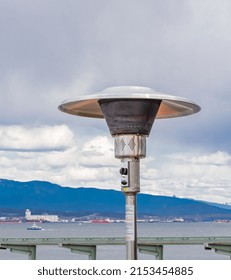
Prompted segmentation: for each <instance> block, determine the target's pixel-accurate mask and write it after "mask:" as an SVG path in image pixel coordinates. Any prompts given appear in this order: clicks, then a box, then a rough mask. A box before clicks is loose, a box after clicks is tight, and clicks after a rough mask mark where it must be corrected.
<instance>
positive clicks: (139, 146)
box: [114, 134, 146, 159]
mask: <svg viewBox="0 0 231 280" xmlns="http://www.w3.org/2000/svg"><path fill="white" fill-rule="evenodd" d="M114 139H115V140H114V147H115V149H114V152H115V158H119V159H123V158H145V156H146V136H145V135H136V134H123V135H116V136H115V137H114Z"/></svg>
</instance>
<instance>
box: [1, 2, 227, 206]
mask: <svg viewBox="0 0 231 280" xmlns="http://www.w3.org/2000/svg"><path fill="white" fill-rule="evenodd" d="M56 2H57V3H55V5H54V1H53V0H47V1H45V2H44V1H33V3H29V2H28V1H25V0H21V1H13V4H12V1H4V0H2V1H0V18H1V25H0V33H1V44H0V60H1V65H0V96H1V102H0V120H1V124H0V167H1V170H0V174H1V176H2V177H6V178H11V179H15V180H17V179H19V180H24V179H28V180H29V179H30V180H33V179H44V180H51V181H54V182H57V183H61V184H63V185H70V186H73V187H76V186H80V185H82V186H97V187H113V188H116V189H120V178H119V174H118V169H119V167H120V162H119V161H118V160H116V159H114V155H113V154H114V152H113V139H112V138H111V136H110V134H109V130H108V128H107V125H106V123H105V121H100V120H94V119H87V118H78V117H73V116H70V115H67V114H63V113H61V112H60V111H58V109H57V107H58V105H59V104H60V103H61V102H62V101H63V100H64V99H68V98H75V97H78V96H80V95H85V94H90V93H95V92H98V91H101V90H102V89H104V88H106V87H108V86H117V85H118V86H121V85H141V86H148V87H152V88H154V89H156V90H158V91H160V92H166V93H168V94H173V95H179V96H182V97H185V98H189V99H191V100H193V101H196V102H197V103H198V104H199V105H200V106H201V107H202V110H201V112H200V113H198V114H196V115H193V116H190V117H187V118H180V119H171V120H158V121H156V122H155V124H154V126H153V129H152V132H151V134H150V137H149V139H148V141H147V142H148V143H147V151H148V152H147V156H148V157H149V158H147V159H145V160H142V161H141V182H142V189H141V191H142V192H152V193H157V194H167V195H169V194H170V195H171V194H176V195H179V196H189V197H194V198H195V197H200V196H203V197H204V198H206V196H207V198H208V199H211V200H217V201H225V200H228V199H229V200H231V198H230V197H229V193H228V192H227V191H225V190H229V188H230V185H231V178H230V175H229V174H230V155H231V146H230V142H231V130H230V129H229V127H230V119H231V111H230V102H231V96H230V91H231V82H230V72H231V53H230V48H231V39H230V27H231V18H230V12H231V4H230V1H229V0H223V1H222V3H221V2H218V1H215V0H212V1H211V0H204V1H200V0H185V1H183V0H176V1H172V0H166V1H150V0H144V1H139V0H134V1H124V0H118V1H105V0H97V1H94V0H85V1H79V0H77V1H73V0H69V1H66V2H65V3H64V2H62V1H56ZM89 7H90V9H89ZM86 15H87V16H86ZM41 19H42V20H41ZM153 156H155V159H153Z"/></svg>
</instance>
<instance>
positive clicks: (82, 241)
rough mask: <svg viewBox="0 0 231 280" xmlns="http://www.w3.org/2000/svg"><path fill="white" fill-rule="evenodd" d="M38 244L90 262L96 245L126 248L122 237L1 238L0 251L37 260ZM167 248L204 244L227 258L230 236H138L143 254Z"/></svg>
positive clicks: (158, 253) (156, 253)
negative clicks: (79, 256)
mask: <svg viewBox="0 0 231 280" xmlns="http://www.w3.org/2000/svg"><path fill="white" fill-rule="evenodd" d="M40 245H46V246H49V245H57V246H59V247H63V248H68V249H70V250H71V252H73V253H77V254H84V255H88V258H89V259H90V260H96V259H97V246H99V245H125V239H124V238H105V237H102V238H0V249H9V250H10V251H11V252H18V253H24V254H27V255H28V259H29V260H36V248H37V246H40ZM167 245H204V248H205V249H206V250H212V249H213V250H215V252H216V253H220V254H224V255H228V256H230V259H231V237H227V236H225V237H213V236H210V237H140V238H138V246H137V247H138V250H139V252H140V253H143V254H150V255H153V256H155V259H157V260H162V259H163V250H164V246H167Z"/></svg>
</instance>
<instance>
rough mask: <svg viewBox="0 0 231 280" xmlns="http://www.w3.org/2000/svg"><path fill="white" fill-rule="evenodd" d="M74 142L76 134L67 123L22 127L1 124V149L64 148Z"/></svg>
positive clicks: (33, 149) (44, 149) (42, 149)
mask: <svg viewBox="0 0 231 280" xmlns="http://www.w3.org/2000/svg"><path fill="white" fill-rule="evenodd" d="M73 143H74V135H73V133H72V132H71V130H70V129H69V128H68V127H67V126H65V125H56V126H43V127H22V126H17V125H13V126H0V150H8V151H46V150H64V149H66V148H68V147H70V146H72V145H73Z"/></svg>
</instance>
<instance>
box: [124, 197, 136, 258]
mask: <svg viewBox="0 0 231 280" xmlns="http://www.w3.org/2000/svg"><path fill="white" fill-rule="evenodd" d="M125 197H126V257H127V260H137V225H136V193H132V194H125Z"/></svg>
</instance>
